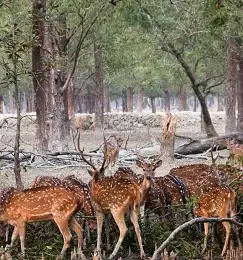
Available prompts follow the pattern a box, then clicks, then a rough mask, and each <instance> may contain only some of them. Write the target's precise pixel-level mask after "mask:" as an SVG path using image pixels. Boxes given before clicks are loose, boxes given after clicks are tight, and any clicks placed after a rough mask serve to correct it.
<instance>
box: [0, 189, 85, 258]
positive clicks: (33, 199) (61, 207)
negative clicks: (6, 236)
mask: <svg viewBox="0 0 243 260" xmlns="http://www.w3.org/2000/svg"><path fill="white" fill-rule="evenodd" d="M78 208H79V200H78V199H77V197H76V196H74V194H73V192H71V191H68V190H67V189H66V188H64V187H58V186H53V187H37V188H30V189H26V190H23V191H20V190H17V189H15V188H13V187H11V188H7V189H4V190H3V191H2V193H1V201H0V221H6V222H8V223H9V224H11V225H13V226H14V231H13V234H12V238H11V244H10V247H12V246H13V244H14V241H15V240H16V239H17V237H18V236H19V237H20V244H21V252H22V255H23V256H24V255H25V230H26V223H28V222H38V221H44V220H54V221H55V222H56V224H57V226H58V228H59V230H60V232H61V233H62V236H63V240H64V244H63V248H62V250H61V253H60V256H59V258H60V259H62V257H63V256H64V254H65V252H66V250H67V248H68V247H69V245H70V241H71V238H72V235H71V232H70V230H69V225H70V226H71V228H72V229H73V230H74V231H75V232H76V234H77V236H78V248H79V251H80V254H81V256H82V259H85V257H84V255H83V253H82V251H81V246H82V242H83V241H82V239H83V230H82V228H81V227H80V225H79V224H78V223H77V221H76V219H75V218H74V217H73V215H74V214H75V213H76V211H77V209H78Z"/></svg>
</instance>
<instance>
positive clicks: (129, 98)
mask: <svg viewBox="0 0 243 260" xmlns="http://www.w3.org/2000/svg"><path fill="white" fill-rule="evenodd" d="M127 111H128V112H133V88H132V87H128V88H127Z"/></svg>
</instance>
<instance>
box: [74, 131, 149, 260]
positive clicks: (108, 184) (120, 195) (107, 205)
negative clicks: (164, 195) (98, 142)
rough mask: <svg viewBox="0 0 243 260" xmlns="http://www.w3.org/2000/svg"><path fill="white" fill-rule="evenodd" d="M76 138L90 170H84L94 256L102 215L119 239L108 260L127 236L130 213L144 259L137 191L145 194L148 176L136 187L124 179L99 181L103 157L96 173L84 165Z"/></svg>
mask: <svg viewBox="0 0 243 260" xmlns="http://www.w3.org/2000/svg"><path fill="white" fill-rule="evenodd" d="M79 140H80V135H79V136H78V150H79V152H80V154H81V157H82V159H83V160H84V161H85V162H86V163H87V164H88V165H90V166H91V167H92V170H88V172H89V173H90V175H91V176H92V180H91V181H90V184H89V185H90V187H91V197H92V199H93V201H94V207H95V211H96V217H97V233H98V234H97V235H98V238H97V249H96V250H97V252H98V254H99V255H100V254H101V233H102V225H103V219H104V214H105V213H107V212H110V213H111V214H112V216H113V218H114V220H115V222H116V224H117V226H118V228H119V231H120V236H119V239H118V242H117V244H116V246H115V248H114V250H113V252H112V254H111V255H110V256H109V259H112V258H114V257H115V255H116V254H117V252H118V250H119V248H120V246H121V243H122V241H123V239H124V237H125V235H126V233H127V227H126V224H125V220H124V216H125V213H127V212H128V211H129V210H130V217H131V221H132V223H133V226H134V228H135V232H136V235H137V239H138V244H139V247H140V256H141V258H143V257H144V256H145V253H144V250H143V245H142V238H141V232H140V227H139V224H138V216H139V212H140V203H141V201H142V198H143V194H142V193H141V191H144V192H146V187H148V186H149V183H150V182H151V176H149V175H147V174H145V175H144V179H143V184H141V185H138V183H137V182H135V181H132V180H129V179H126V178H115V177H114V176H110V177H102V176H103V173H104V171H105V167H107V164H106V157H105V156H104V160H103V163H102V166H101V168H100V169H97V168H96V167H95V166H94V165H93V164H92V162H91V161H88V160H87V159H86V158H85V157H84V155H83V150H81V149H80V142H79Z"/></svg>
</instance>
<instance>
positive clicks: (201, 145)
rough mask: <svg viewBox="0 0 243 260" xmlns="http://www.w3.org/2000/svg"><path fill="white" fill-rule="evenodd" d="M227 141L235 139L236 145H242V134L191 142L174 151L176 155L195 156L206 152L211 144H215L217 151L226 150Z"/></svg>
mask: <svg viewBox="0 0 243 260" xmlns="http://www.w3.org/2000/svg"><path fill="white" fill-rule="evenodd" d="M227 139H235V142H236V143H240V144H242V143H243V133H241V132H238V133H231V134H227V135H222V136H217V137H211V138H206V139H201V140H192V141H190V142H189V143H187V144H183V145H181V146H179V147H177V148H176V149H175V153H176V154H183V155H188V154H197V153H203V152H205V151H207V150H208V149H209V148H210V147H212V144H213V143H214V142H215V146H217V149H218V150H223V149H226V140H227Z"/></svg>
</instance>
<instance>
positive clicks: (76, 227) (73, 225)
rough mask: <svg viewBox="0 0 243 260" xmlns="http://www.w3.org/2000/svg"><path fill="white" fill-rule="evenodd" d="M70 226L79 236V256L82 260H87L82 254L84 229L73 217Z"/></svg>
mask: <svg viewBox="0 0 243 260" xmlns="http://www.w3.org/2000/svg"><path fill="white" fill-rule="evenodd" d="M70 226H71V228H72V229H73V230H74V232H75V233H76V234H77V237H78V255H79V256H80V258H81V259H82V260H86V257H85V255H84V254H83V252H82V247H83V229H82V227H81V226H80V225H79V224H78V222H77V220H76V219H75V218H74V217H72V218H71V220H70Z"/></svg>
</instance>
